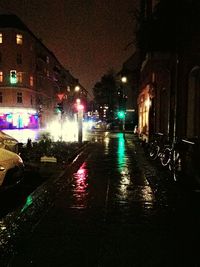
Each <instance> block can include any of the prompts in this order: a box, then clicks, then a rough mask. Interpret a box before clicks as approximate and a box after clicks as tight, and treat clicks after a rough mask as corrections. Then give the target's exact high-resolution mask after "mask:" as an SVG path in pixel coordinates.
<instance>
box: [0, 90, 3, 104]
mask: <svg viewBox="0 0 200 267" xmlns="http://www.w3.org/2000/svg"><path fill="white" fill-rule="evenodd" d="M0 103H3V93H2V92H0Z"/></svg>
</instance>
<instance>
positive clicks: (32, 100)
mask: <svg viewBox="0 0 200 267" xmlns="http://www.w3.org/2000/svg"><path fill="white" fill-rule="evenodd" d="M32 105H33V96H32V95H31V106H32Z"/></svg>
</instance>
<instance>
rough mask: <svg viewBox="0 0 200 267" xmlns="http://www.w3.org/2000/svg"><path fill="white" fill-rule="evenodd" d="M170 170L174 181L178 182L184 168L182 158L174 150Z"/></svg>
mask: <svg viewBox="0 0 200 267" xmlns="http://www.w3.org/2000/svg"><path fill="white" fill-rule="evenodd" d="M169 170H170V171H171V173H172V177H173V180H174V181H175V182H176V181H177V180H178V178H179V176H180V173H181V170H182V166H181V157H180V154H179V152H178V151H176V150H173V152H172V154H171V160H170V163H169Z"/></svg>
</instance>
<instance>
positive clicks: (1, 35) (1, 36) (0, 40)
mask: <svg viewBox="0 0 200 267" xmlns="http://www.w3.org/2000/svg"><path fill="white" fill-rule="evenodd" d="M2 43H3V34H2V33H0V44H2Z"/></svg>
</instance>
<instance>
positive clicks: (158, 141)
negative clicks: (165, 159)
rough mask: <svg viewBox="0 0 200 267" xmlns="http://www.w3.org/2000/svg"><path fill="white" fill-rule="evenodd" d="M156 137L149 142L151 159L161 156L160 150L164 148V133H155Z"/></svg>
mask: <svg viewBox="0 0 200 267" xmlns="http://www.w3.org/2000/svg"><path fill="white" fill-rule="evenodd" d="M155 135H156V138H155V139H154V140H153V141H151V142H150V143H149V156H150V158H151V159H152V160H156V159H157V158H162V151H163V149H164V148H165V143H164V134H163V133H156V134H155Z"/></svg>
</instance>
